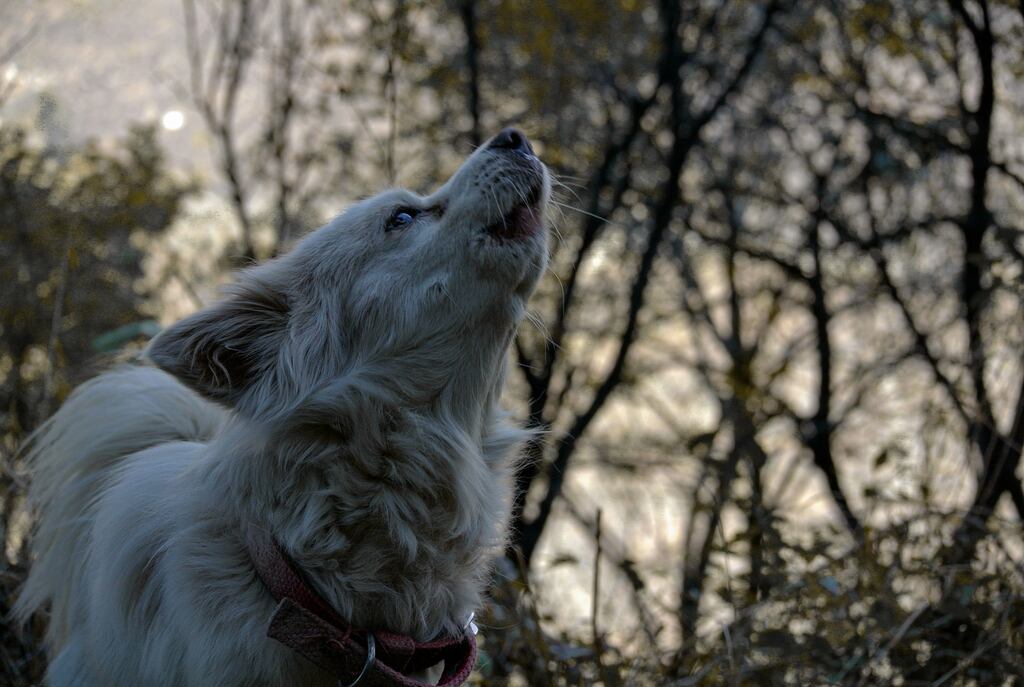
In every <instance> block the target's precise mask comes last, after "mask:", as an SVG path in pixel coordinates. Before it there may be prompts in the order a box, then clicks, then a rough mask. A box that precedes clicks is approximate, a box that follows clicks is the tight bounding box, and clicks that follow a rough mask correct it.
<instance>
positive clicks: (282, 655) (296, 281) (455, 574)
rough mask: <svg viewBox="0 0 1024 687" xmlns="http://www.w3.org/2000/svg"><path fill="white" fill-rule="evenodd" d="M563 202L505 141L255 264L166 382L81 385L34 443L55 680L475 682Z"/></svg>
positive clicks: (539, 170) (186, 329)
mask: <svg viewBox="0 0 1024 687" xmlns="http://www.w3.org/2000/svg"><path fill="white" fill-rule="evenodd" d="M549 192H550V184H549V177H548V173H547V171H546V169H545V167H544V165H542V164H541V163H540V161H539V160H538V159H537V157H536V156H535V155H534V154H533V150H532V148H531V147H530V145H529V143H528V142H527V140H526V138H525V137H524V136H523V135H522V134H521V133H520V132H518V131H516V130H514V129H506V130H505V131H503V132H502V133H501V134H499V135H498V136H497V137H495V138H494V139H492V140H491V141H490V142H489V143H488V144H487V145H485V146H483V147H481V148H480V149H479V150H478V151H476V152H475V153H474V154H473V155H472V156H471V157H470V158H469V159H468V160H467V161H466V162H465V164H463V165H462V167H461V168H460V169H459V171H458V172H457V173H456V174H455V175H454V176H453V177H452V178H451V179H450V180H449V181H448V182H447V183H446V184H445V185H444V186H443V187H442V188H440V189H439V190H438V191H437V192H436V193H434V194H433V195H430V196H428V197H421V196H418V195H416V194H413V193H411V192H408V191H405V190H391V191H387V192H385V193H382V194H381V195H379V196H377V197H375V198H371V199H369V200H365V201H362V202H360V203H358V204H356V205H354V206H353V207H351V208H350V209H349V210H347V211H346V212H345V213H344V214H342V215H341V216H339V217H337V218H336V219H335V220H333V221H332V222H331V223H330V224H328V225H327V226H325V227H322V228H321V229H318V230H317V231H315V232H313V233H312V234H310V235H309V236H308V237H306V238H305V239H304V240H303V241H302V242H301V243H299V245H298V246H297V247H296V248H295V249H294V250H293V251H291V252H290V253H288V254H287V255H285V256H283V257H281V258H279V259H276V260H274V261H271V262H269V263H267V264H264V265H261V266H258V267H255V268H252V269H249V270H247V271H245V272H243V273H242V274H241V275H240V276H239V279H238V283H237V285H236V286H235V287H234V288H233V289H232V291H231V292H230V293H229V295H228V297H227V298H226V299H225V300H223V301H222V302H220V303H218V304H216V305H214V306H212V307H210V308H208V309H206V310H203V311H201V312H199V313H197V314H195V315H193V316H192V317H189V318H188V319H186V320H183V321H181V322H179V323H177V324H175V325H174V326H172V327H170V328H168V329H167V330H165V331H164V332H163V333H161V334H160V335H159V336H158V337H157V338H156V339H155V340H154V341H153V342H152V344H151V345H150V347H149V349H148V352H147V353H148V357H149V359H150V360H151V361H152V362H153V363H154V364H155V365H156V367H152V366H147V365H138V366H130V367H125V368H121V369H116V370H114V371H112V372H109V373H107V374H105V375H102V376H100V377H98V378H96V379H94V380H92V381H90V382H88V383H87V384H85V385H83V386H82V387H80V388H79V389H77V390H76V391H75V392H74V393H73V394H72V395H71V397H70V398H69V399H68V401H67V403H66V404H65V405H64V407H63V408H62V409H61V410H60V412H58V413H57V414H56V415H55V416H54V417H53V418H51V419H50V420H49V421H48V422H47V423H46V424H45V425H44V426H43V427H42V429H41V430H40V431H39V432H38V433H37V434H36V436H35V437H34V439H33V440H32V441H31V443H30V445H29V447H28V451H27V455H28V457H29V459H30V461H31V464H32V465H33V466H34V467H33V469H34V481H33V485H32V490H31V494H30V496H31V501H32V503H33V504H34V507H35V508H36V509H37V511H38V514H39V521H38V529H37V532H36V535H35V539H34V552H35V562H34V564H33V566H32V570H31V573H30V575H29V577H28V581H27V583H26V584H25V587H24V590H23V592H22V594H21V596H20V599H19V602H18V612H19V614H20V616H21V617H22V618H27V617H28V616H30V615H31V614H32V613H33V612H35V611H36V610H38V609H41V608H44V607H46V606H47V605H48V606H49V609H50V623H49V631H48V634H47V641H48V648H49V651H50V652H51V656H52V661H51V664H50V669H49V673H48V680H49V682H50V684H52V685H54V686H59V687H63V686H65V685H83V686H86V685H87V686H90V687H92V686H103V687H108V686H111V685H115V686H116V685H132V686H138V685H143V686H146V685H169V686H170V685H176V686H180V685H213V686H217V687H225V686H230V685H238V686H243V685H244V686H246V687H251V686H256V685H281V686H288V687H291V686H292V685H331V686H333V685H335V684H349V683H354V681H358V684H360V685H387V684H406V685H414V684H422V683H418V682H417V681H416V680H415V679H414V678H413V677H410V675H414V674H416V675H419V674H422V673H423V672H424V669H425V668H426V667H427V666H430V665H434V664H439V662H443V663H444V669H443V672H444V674H443V675H442V676H441V677H440V679H441V681H442V684H445V685H449V684H450V685H455V684H460V683H461V682H462V681H463V680H464V679H465V678H466V676H467V675H468V672H469V669H470V668H471V667H472V661H473V658H474V657H475V644H474V643H473V641H472V638H471V635H470V634H469V632H468V631H467V629H466V628H467V626H468V624H469V620H470V619H471V612H472V611H473V609H474V608H476V607H477V605H478V604H479V603H480V596H481V590H482V588H483V586H484V584H485V582H486V578H487V573H488V565H489V563H490V562H491V561H492V560H493V557H494V555H495V554H496V553H497V552H499V551H501V549H502V547H503V544H504V541H505V527H506V521H507V516H508V510H509V504H510V497H511V479H510V477H511V474H510V473H511V472H512V469H513V461H514V459H513V455H514V453H515V449H516V446H517V445H518V444H519V443H520V442H521V440H522V439H523V438H524V432H522V431H520V430H517V429H514V428H512V427H511V426H510V425H508V424H507V422H506V421H505V419H504V417H503V414H502V412H501V411H500V410H499V409H498V405H497V401H498V396H499V394H500V390H501V387H502V384H503V377H504V364H505V358H506V355H507V348H508V345H509V342H510V340H511V338H512V336H513V334H514V331H515V328H516V326H517V323H518V322H519V320H520V318H521V317H522V316H523V314H524V310H525V305H526V300H527V298H528V297H529V296H530V294H531V292H532V291H533V289H534V286H535V284H536V282H537V280H538V278H539V276H540V274H541V273H542V271H543V269H544V266H545V263H546V260H547V233H546V230H545V228H544V226H543V219H542V216H543V213H544V208H545V205H546V203H547V200H548V196H549ZM157 368H159V369H157ZM271 618H273V621H272V622H271ZM268 623H270V633H271V635H272V636H273V637H275V638H276V639H275V638H269V637H268ZM278 640H280V641H278ZM439 672H440V671H439Z"/></svg>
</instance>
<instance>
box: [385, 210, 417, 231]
mask: <svg viewBox="0 0 1024 687" xmlns="http://www.w3.org/2000/svg"><path fill="white" fill-rule="evenodd" d="M418 214H420V211H419V210H417V209H416V208H402V209H400V210H396V211H395V214H393V215H391V219H389V220H388V223H387V225H386V226H385V227H384V231H392V230H394V229H404V228H405V227H407V226H409V225H410V224H412V223H413V221H414V220H415V219H416V215H418Z"/></svg>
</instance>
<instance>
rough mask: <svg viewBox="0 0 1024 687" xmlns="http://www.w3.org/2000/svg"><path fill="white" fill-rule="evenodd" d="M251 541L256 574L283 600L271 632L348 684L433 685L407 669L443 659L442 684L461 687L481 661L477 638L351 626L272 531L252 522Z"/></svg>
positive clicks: (379, 686) (369, 686)
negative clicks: (425, 637)
mask: <svg viewBox="0 0 1024 687" xmlns="http://www.w3.org/2000/svg"><path fill="white" fill-rule="evenodd" d="M245 540H246V546H247V547H248V549H249V557H250V558H252V562H253V565H254V566H255V567H256V573H257V575H259V578H260V580H261V581H262V582H263V585H264V586H265V587H266V588H267V591H269V592H270V593H271V595H273V597H274V599H275V600H276V601H277V602H278V604H277V609H275V611H274V615H273V616H271V618H270V627H269V628H268V629H267V636H268V637H272V638H273V639H276V640H277V641H279V642H281V643H282V644H284V645H285V646H287V647H289V648H291V649H294V650H295V651H297V652H299V653H300V654H302V655H303V656H305V657H306V658H307V659H309V660H310V661H311V662H313V663H315V664H316V665H318V666H320V667H321V668H323V669H324V670H326V671H329V672H331V673H333V674H334V675H335V676H336V677H337V678H338V680H339V681H340V684H341V685H347V686H348V687H354V686H355V685H359V687H427V683H425V682H421V681H419V680H415V679H413V678H410V677H408V676H407V675H405V674H404V673H407V672H418V671H421V670H425V669H427V668H429V667H431V666H433V665H436V664H437V663H439V662H440V661H444V662H445V667H444V673H443V675H442V676H441V681H440V682H439V683H438V685H437V687H458V686H459V685H461V684H462V683H464V682H465V681H466V680H467V679H468V678H469V674H470V672H471V671H472V670H473V666H474V665H475V664H476V639H475V638H474V637H473V635H472V633H470V632H469V631H468V630H467V631H466V632H465V633H464V634H463V636H461V637H451V638H445V639H438V640H434V641H431V642H417V641H416V640H414V639H413V638H412V637H407V636H405V635H399V634H394V633H392V632H386V631H383V630H374V631H373V632H370V631H368V630H358V629H355V628H353V627H352V626H351V625H349V624H348V623H347V622H345V620H344V619H343V618H342V617H341V616H340V615H338V613H337V612H336V611H335V610H334V609H333V608H331V606H330V605H329V604H328V603H327V602H326V601H324V599H323V597H322V596H320V595H319V594H317V593H316V591H314V590H313V588H312V587H310V586H309V584H307V583H306V581H305V580H304V579H303V577H302V574H301V573H300V572H299V571H298V570H296V566H295V564H294V562H293V561H292V560H291V559H290V558H289V557H288V555H287V554H286V553H285V552H284V551H282V550H281V548H280V547H279V546H278V545H277V542H276V541H274V538H273V536H271V534H270V533H269V532H267V531H266V530H264V529H262V528H260V527H256V526H250V527H249V528H248V529H247V531H246V537H245Z"/></svg>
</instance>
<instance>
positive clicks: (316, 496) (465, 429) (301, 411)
mask: <svg viewBox="0 0 1024 687" xmlns="http://www.w3.org/2000/svg"><path fill="white" fill-rule="evenodd" d="M483 331H492V332H493V331H495V330H494V329H493V328H485V329H484V330H483ZM511 331H512V330H511V326H509V327H508V328H505V329H504V330H501V329H500V328H499V330H498V332H497V334H495V335H494V336H493V337H492V340H490V341H480V340H477V341H473V342H472V343H467V344H466V345H465V347H463V348H462V349H461V351H460V355H459V356H458V358H457V359H455V360H451V361H442V360H425V359H423V356H422V354H421V355H416V354H413V353H411V354H410V355H409V356H407V357H406V358H404V359H402V358H400V359H399V361H400V362H399V363H398V364H396V362H395V359H391V360H390V361H389V363H388V365H386V366H379V367H378V366H374V365H373V364H372V363H371V362H370V361H361V362H360V363H359V364H358V365H357V366H356V368H355V369H357V370H358V371H353V372H351V373H349V374H346V375H342V376H340V377H339V378H338V379H335V380H333V381H331V382H330V383H328V384H325V385H322V386H321V387H320V388H319V389H316V390H315V391H314V392H312V393H310V394H308V395H307V396H305V397H304V398H302V399H301V400H300V401H298V402H296V403H294V404H293V405H292V406H291V407H290V408H289V409H288V410H287V411H284V412H281V413H279V415H278V417H276V418H259V419H249V418H247V417H245V416H243V415H240V414H237V413H236V414H233V415H232V416H231V419H230V420H229V421H228V424H227V426H226V427H225V428H224V431H223V432H222V433H221V435H220V436H219V437H218V438H217V439H216V440H215V441H216V442H217V443H218V444H219V446H214V447H211V448H213V449H214V450H212V451H211V453H210V455H213V456H218V460H217V461H216V462H215V463H212V464H206V465H204V466H203V468H202V469H203V471H204V472H205V473H206V474H205V475H203V481H204V482H205V483H207V484H217V485H221V487H220V488H222V489H224V490H225V492H226V493H225V496H226V497H227V498H225V499H224V500H223V501H222V502H223V503H232V504H234V508H235V513H234V514H233V517H231V519H232V520H234V521H236V522H237V523H238V526H239V527H243V526H246V525H247V524H252V525H256V526H261V527H265V528H266V529H268V530H269V531H270V532H271V533H272V534H273V535H274V536H275V537H276V538H277V540H278V541H279V542H280V544H281V545H282V547H283V548H284V549H285V550H286V551H287V552H288V554H289V555H290V556H292V557H293V558H294V560H295V561H296V562H297V563H298V564H299V565H300V566H301V567H302V568H303V570H304V571H305V572H306V573H307V574H308V575H309V577H310V579H311V581H312V583H313V584H314V586H315V587H316V588H317V589H318V590H319V591H320V593H321V594H323V595H324V597H325V598H326V599H327V600H328V602H329V603H331V604H332V605H334V606H335V608H336V609H337V610H338V611H339V612H340V613H341V614H342V615H343V616H344V617H347V618H348V619H349V620H350V622H352V623H353V625H355V626H357V627H367V628H376V627H382V628H387V629H390V630H393V631H398V632H403V633H408V634H411V635H413V636H416V637H417V638H419V639H421V640H426V639H430V638H432V637H435V636H437V635H439V634H442V633H455V632H458V631H460V628H461V627H462V625H464V623H465V621H466V618H467V616H468V615H469V613H470V612H471V611H472V610H473V609H474V608H476V607H478V606H479V603H480V594H481V590H482V587H483V585H484V581H485V578H486V575H487V571H488V566H489V563H490V561H491V560H492V559H493V557H494V556H495V555H497V554H499V553H500V552H501V551H502V549H503V548H504V543H505V542H504V536H505V535H504V533H505V530H506V520H507V516H508V512H509V507H510V501H511V493H512V486H511V484H512V479H511V475H512V469H513V467H514V466H513V465H512V456H513V453H514V451H515V448H516V446H517V445H518V444H519V443H520V442H521V440H522V439H523V438H524V437H525V436H526V433H525V432H523V431H522V430H518V429H515V428H513V426H512V425H511V424H509V423H507V422H506V421H505V419H504V416H503V414H502V412H501V411H500V410H499V409H498V406H497V398H496V396H497V395H498V393H500V388H501V384H502V379H503V376H504V360H503V358H504V351H505V350H506V348H505V346H506V343H507V337H508V336H509V335H510V334H509V333H510V332H511ZM478 338H479V337H478ZM416 350H418V351H423V350H433V351H443V350H452V347H450V346H433V347H418V348H417V349H416ZM455 350H460V349H455ZM228 447H231V448H230V449H229V448H228Z"/></svg>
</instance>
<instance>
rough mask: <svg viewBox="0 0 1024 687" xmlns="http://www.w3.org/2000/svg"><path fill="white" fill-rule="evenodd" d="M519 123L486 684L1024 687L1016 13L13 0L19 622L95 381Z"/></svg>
mask: <svg viewBox="0 0 1024 687" xmlns="http://www.w3.org/2000/svg"><path fill="white" fill-rule="evenodd" d="M508 125H516V126H518V127H520V128H522V129H523V130H525V131H526V133H527V134H528V135H529V136H530V138H531V140H532V141H533V143H534V147H535V148H536V149H537V151H538V153H539V154H540V155H541V157H542V158H543V159H544V161H545V162H546V163H547V164H548V165H549V166H550V167H551V169H552V171H553V172H554V173H555V174H556V175H557V179H558V181H557V183H556V186H557V190H556V202H555V203H554V205H553V207H552V212H551V226H552V230H553V234H552V242H551V246H552V251H553V258H552V261H551V267H550V270H549V273H548V274H547V275H546V276H545V279H544V281H543V283H542V285H541V287H540V289H539V291H538V293H537V295H536V297H535V298H534V300H533V302H532V304H531V305H532V310H531V315H530V317H529V321H528V322H527V323H525V324H524V326H523V327H522V329H521V331H520V334H519V337H518V339H517V340H516V343H515V347H514V350H513V351H512V353H511V359H510V364H511V373H510V382H511V383H510V388H509V392H508V398H507V402H508V405H509V406H510V407H511V408H512V409H514V410H515V411H516V413H517V414H518V415H519V417H521V419H522V421H523V422H524V423H526V424H528V425H530V426H531V427H534V428H537V429H540V430H543V433H542V434H541V435H540V438H538V439H537V440H536V442H534V443H533V444H532V445H530V446H529V447H528V450H527V454H528V455H527V461H526V462H525V463H524V465H523V468H522V470H521V471H520V473H519V476H518V483H519V484H518V486H519V488H520V496H521V498H520V499H519V500H518V502H517V504H516V510H515V514H514V525H515V527H514V531H513V539H512V543H511V546H510V548H509V555H508V559H507V560H506V561H505V562H504V563H503V564H502V565H500V566H499V569H498V572H497V573H496V575H495V580H494V582H495V584H494V590H493V592H492V597H493V600H492V603H491V604H490V606H489V608H488V609H485V611H484V612H483V613H482V617H481V620H482V622H481V626H482V627H481V630H482V640H481V648H482V656H481V661H480V664H479V670H478V672H477V673H476V674H475V675H474V677H473V684H483V685H549V684H550V685H592V684H593V685H596V684H602V685H606V686H608V687H611V686H613V685H634V684H636V685H679V686H682V685H720V684H721V685H826V684H829V685H883V684H884V685H890V684H891V685H936V686H937V685H986V686H987V685H1017V684H1024V542H1022V527H1021V522H1022V514H1024V491H1022V487H1021V475H1022V469H1021V467H1020V458H1021V446H1022V443H1024V366H1022V352H1024V347H1022V337H1024V316H1022V308H1021V301H1022V297H1024V279H1022V271H1024V235H1022V233H1021V231H1022V228H1024V137H1022V136H1021V132H1022V126H1024V5H1022V4H1021V3H1020V2H1017V1H1016V0H1014V1H1010V0H949V1H948V2H946V1H936V0H850V1H842V0H820V1H818V2H800V1H798V0H778V1H775V0H769V1H754V0H684V1H678V0H660V1H657V0H581V1H578V2H575V1H566V2H557V3H548V2H539V1H535V0H515V1H513V0H460V1H454V0H452V1H449V2H441V1H438V2H424V1H420V0H408V1H406V2H402V1H401V0H132V1H128V0H105V1H103V2H100V1H99V0H64V1H62V2H58V1H56V0H4V2H3V3H2V4H0V236H2V243H0V283H2V285H3V288H2V289H0V332H2V336H0V426H2V430H0V431H2V435H0V459H2V465H3V471H2V475H0V507H2V513H3V514H2V516H0V534H2V536H3V541H4V546H5V548H4V557H3V559H2V561H0V614H5V613H6V611H7V609H8V608H9V605H10V603H11V600H12V597H13V593H14V591H15V590H16V588H17V585H18V582H19V580H20V578H21V577H22V576H23V575H24V571H25V569H26V566H27V564H28V557H27V552H26V543H27V539H28V536H29V534H28V533H29V528H30V521H31V516H30V514H29V513H28V512H27V511H26V509H25V507H24V500H23V497H24V493H25V488H26V486H27V481H28V479H29V475H28V474H27V471H26V470H25V469H24V466H23V465H22V464H21V462H20V460H19V457H18V453H17V450H18V446H19V444H20V443H21V442H22V441H23V440H24V438H25V437H26V436H27V435H28V434H29V433H30V432H31V431H32V429H33V428H35V427H37V426H38V425H39V423H40V422H41V421H42V420H44V419H45V418H46V417H47V416H48V415H49V414H50V413H52V412H53V411H54V410H55V409H56V408H57V407H59V405H60V403H61V402H62V400H63V399H64V398H65V397H66V396H67V394H68V393H69V391H70V390H71V389H72V388H73V387H74V386H75V385H76V384H78V383H80V382H81V381H82V380H83V379H85V378H87V377H88V376H90V375H91V374H94V373H95V372H96V371H97V370H99V369H101V368H102V367H103V366H104V365H106V364H109V361H110V360H111V359H112V358H116V357H118V356H127V355H131V354H132V353H133V352H136V351H138V350H139V349H140V348H141V346H143V345H144V344H145V342H146V340H147V339H148V337H150V336H152V335H153V334H154V333H155V332H157V331H159V329H160V327H161V326H164V325H166V324H168V323H170V322H173V321H174V320H176V319H177V318H180V317H182V316H184V315H186V314H188V313H190V312H192V311H194V310H195V309H197V308H199V307H202V306H203V305H204V304H208V303H211V302H212V301H214V300H215V299H216V298H217V294H218V289H219V288H220V286H221V285H223V284H224V283H225V282H226V281H227V280H228V279H229V278H230V273H231V271H232V270H233V269H236V268H238V267H240V266H244V265H246V264H249V263H251V262H253V261H254V260H264V259H267V258H270V257H272V256H273V255H275V254H277V253H279V252H281V251H283V250H286V249H287V247H288V245H289V243H290V242H291V241H292V240H294V238H295V237H297V236H299V235H301V234H302V233H303V232H305V231H307V230H309V229H311V228H314V227H316V226H318V225H319V224H321V223H323V222H324V221H326V220H327V219H329V218H330V217H331V216H332V215H334V214H336V213H337V212H339V211H340V210H341V209H342V208H344V206H345V205H346V203H348V202H350V201H352V200H353V199H356V198H358V197H361V196H364V195H368V194H372V193H375V192H377V191H379V190H380V189H382V188H384V187H387V186H389V185H395V184H397V185H405V186H409V187H411V188H413V189H416V190H420V191H426V190H429V189H431V188H433V187H435V186H436V185H437V184H438V183H439V182H441V181H443V180H444V179H445V178H446V177H447V175H448V174H450V173H451V172H452V171H453V170H454V169H455V168H456V167H457V166H458V164H459V163H460V161H461V160H462V159H463V158H464V157H465V156H466V155H467V154H468V153H470V152H471V151H472V150H473V148H474V146H476V145H478V144H479V143H481V142H482V141H484V140H486V139H487V138H488V137H489V136H490V135H492V134H493V133H495V132H497V131H498V130H499V129H500V128H502V127H504V126H508ZM44 622H45V618H40V619H39V620H38V623H36V624H34V625H33V626H32V627H29V628H25V630H24V631H16V629H15V628H13V627H10V626H9V625H4V626H3V629H2V631H0V684H4V685H29V684H36V683H38V680H39V679H40V676H41V674H42V669H43V667H44V657H43V655H42V652H41V648H40V646H39V645H38V642H37V638H38V637H39V636H40V634H41V627H42V623H44Z"/></svg>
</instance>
